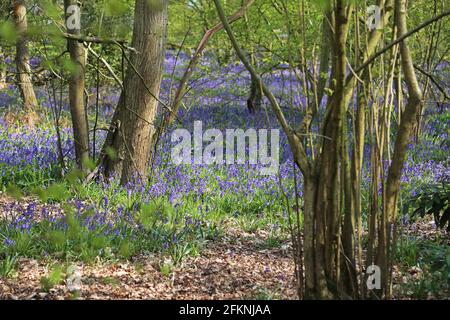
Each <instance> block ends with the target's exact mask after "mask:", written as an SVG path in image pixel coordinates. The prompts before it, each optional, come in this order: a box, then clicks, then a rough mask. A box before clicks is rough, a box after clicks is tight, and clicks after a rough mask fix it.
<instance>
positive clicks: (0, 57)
mask: <svg viewBox="0 0 450 320" xmlns="http://www.w3.org/2000/svg"><path fill="white" fill-rule="evenodd" d="M5 60H6V55H5V52H4V49H3V48H2V47H0V61H5ZM6 68H7V67H6V63H2V64H1V65H0V90H3V89H5V88H6V85H7V84H6Z"/></svg>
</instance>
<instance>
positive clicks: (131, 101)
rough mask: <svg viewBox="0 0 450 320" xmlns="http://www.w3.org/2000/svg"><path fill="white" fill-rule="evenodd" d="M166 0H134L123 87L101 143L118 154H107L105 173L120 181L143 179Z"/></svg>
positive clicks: (149, 147) (158, 79) (152, 129)
mask: <svg viewBox="0 0 450 320" xmlns="http://www.w3.org/2000/svg"><path fill="white" fill-rule="evenodd" d="M167 6H168V1H167V0H154V1H146V0H136V4H135V18H134V29H133V40H132V47H133V48H135V49H136V51H137V53H133V54H132V56H131V58H130V62H131V64H132V65H133V66H134V68H133V66H131V65H130V66H128V69H127V73H126V77H125V81H124V90H122V94H121V96H120V99H119V103H118V106H117V108H116V111H115V114H114V117H113V126H112V127H113V128H114V129H115V130H111V131H110V132H109V134H108V136H107V139H106V142H105V145H104V147H103V154H105V153H106V148H108V147H110V148H112V149H113V150H115V153H116V154H117V157H114V158H111V157H109V156H106V157H105V158H104V161H103V169H104V173H105V175H106V176H108V177H110V176H120V178H121V183H122V184H123V185H125V184H127V183H128V182H131V181H133V180H134V179H139V180H141V181H143V180H144V179H145V178H146V176H147V170H148V165H149V160H150V154H151V150H152V140H153V139H152V137H153V135H154V134H155V125H154V121H155V118H156V115H157V106H158V101H157V99H156V97H158V96H159V92H160V85H161V80H162V75H163V63H164V58H165V57H164V54H165V43H166V33H167Z"/></svg>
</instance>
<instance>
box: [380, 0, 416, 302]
mask: <svg viewBox="0 0 450 320" xmlns="http://www.w3.org/2000/svg"><path fill="white" fill-rule="evenodd" d="M406 11H407V5H406V0H395V13H396V14H395V23H396V25H397V30H398V36H399V37H401V36H403V35H404V34H406V33H407V32H408V30H407V23H406ZM400 55H401V60H402V67H403V73H404V75H405V82H406V84H407V87H408V93H409V97H408V101H407V103H406V107H405V111H404V112H403V114H402V121H401V123H400V128H399V129H398V134H397V139H396V141H395V147H394V153H393V157H392V162H391V164H390V166H389V170H388V177H387V181H386V196H385V202H384V208H383V217H384V219H385V220H386V221H387V223H386V224H385V225H384V226H383V227H384V228H385V230H383V231H384V233H385V234H387V235H388V234H389V233H390V232H391V230H390V228H391V226H393V223H394V222H395V219H396V213H397V202H398V195H399V192H400V178H401V174H402V170H403V166H404V163H405V160H406V154H407V151H408V144H409V143H410V141H411V138H412V137H413V133H414V126H415V125H416V123H417V114H418V112H419V110H420V105H421V103H422V90H421V89H420V86H419V82H418V80H417V76H416V73H415V70H414V64H413V60H412V57H411V51H410V49H409V46H408V41H407V40H404V41H403V42H401V43H400ZM386 238H387V237H386ZM386 238H384V239H380V240H379V241H380V242H381V243H380V245H379V246H380V248H379V250H380V251H379V254H378V263H379V266H380V268H381V272H382V279H383V283H384V284H385V288H384V289H385V292H386V290H388V288H387V286H386V284H387V280H388V278H387V277H388V269H389V263H390V261H389V256H388V252H389V247H390V245H391V244H390V243H388V242H387V240H386ZM388 293H389V292H388Z"/></svg>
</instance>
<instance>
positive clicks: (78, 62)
mask: <svg viewBox="0 0 450 320" xmlns="http://www.w3.org/2000/svg"><path fill="white" fill-rule="evenodd" d="M64 12H65V14H66V28H67V32H68V33H69V34H73V35H80V34H81V8H80V4H79V2H78V1H76V0H64ZM67 47H68V51H69V54H70V59H71V62H72V68H70V80H69V104H70V113H71V116H72V127H73V136H74V141H75V157H76V161H77V164H78V165H79V167H80V168H82V169H85V166H86V165H87V161H88V159H89V126H88V121H87V114H86V108H85V105H84V101H85V100H84V89H85V67H86V66H85V64H86V52H85V49H84V47H83V44H82V43H81V42H79V41H77V40H70V39H69V40H67Z"/></svg>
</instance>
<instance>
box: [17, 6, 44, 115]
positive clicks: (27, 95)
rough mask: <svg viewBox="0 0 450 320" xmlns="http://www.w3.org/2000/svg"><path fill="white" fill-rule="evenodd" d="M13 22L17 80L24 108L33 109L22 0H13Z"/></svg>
mask: <svg viewBox="0 0 450 320" xmlns="http://www.w3.org/2000/svg"><path fill="white" fill-rule="evenodd" d="M13 10H14V22H15V25H16V30H17V34H18V36H17V41H16V66H17V82H18V86H19V91H20V95H21V96H22V100H23V107H24V109H25V110H34V109H36V108H37V106H38V102H37V100H36V95H35V94H34V89H33V84H32V82H31V67H30V54H29V51H28V40H27V37H26V32H27V29H28V22H27V8H26V6H25V1H24V0H14V2H13Z"/></svg>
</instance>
